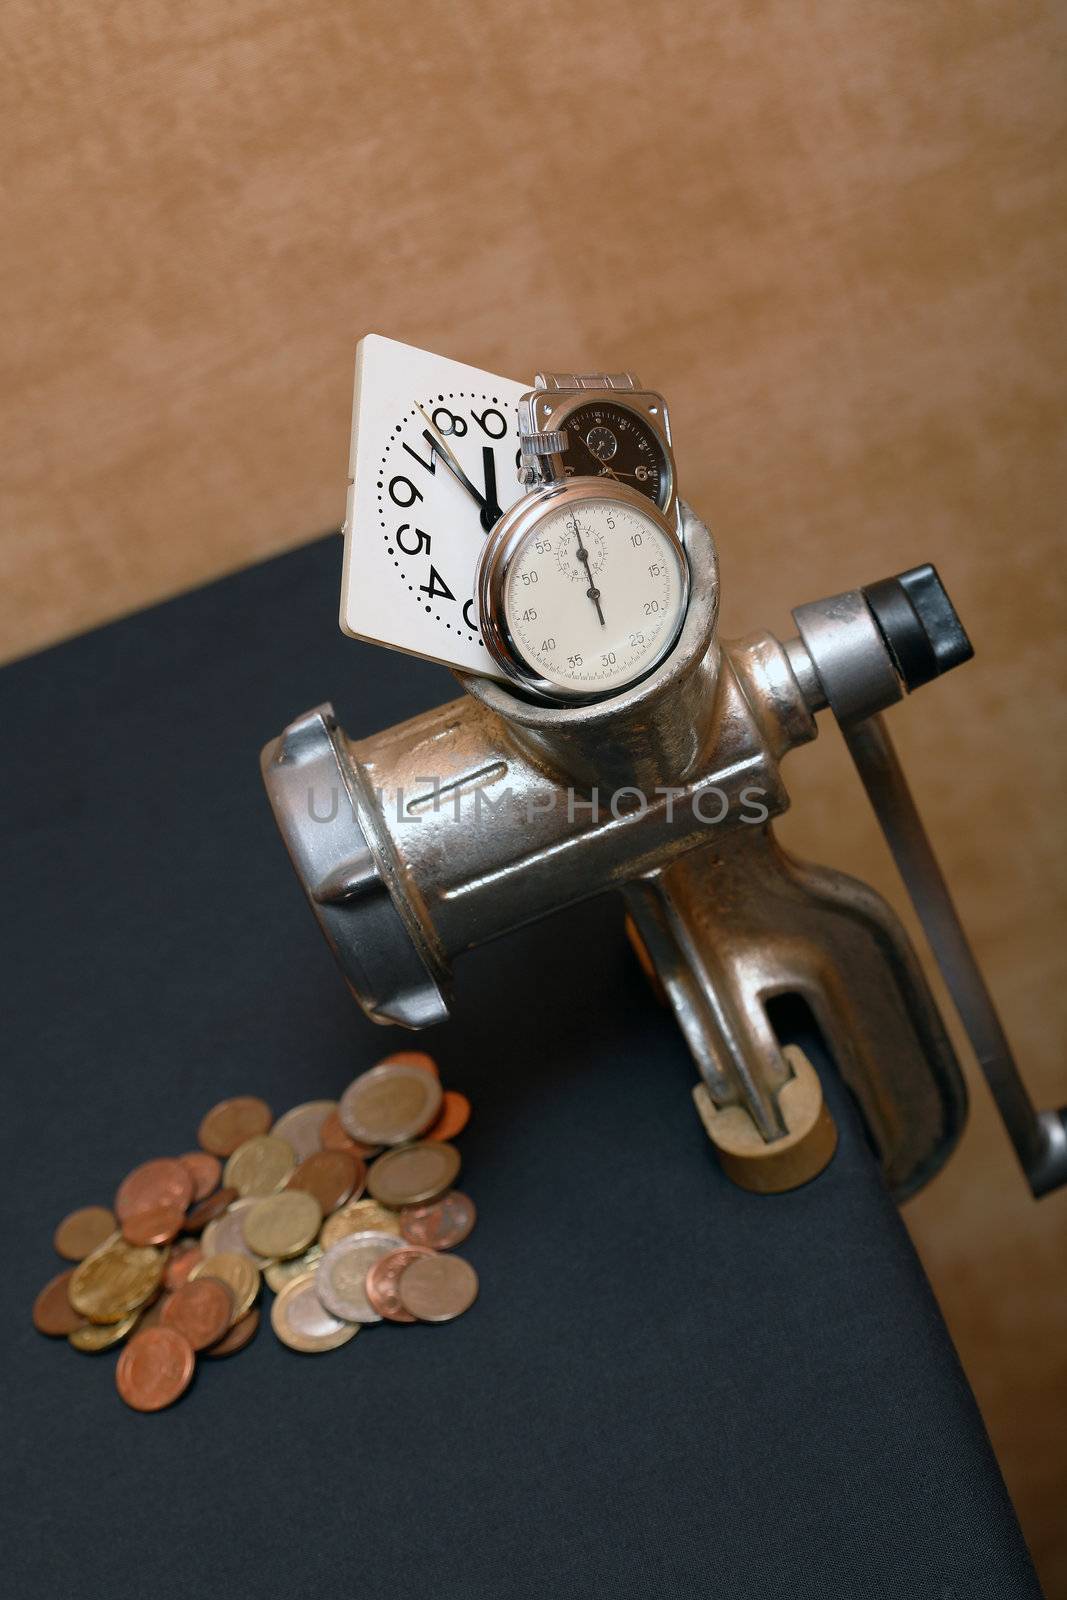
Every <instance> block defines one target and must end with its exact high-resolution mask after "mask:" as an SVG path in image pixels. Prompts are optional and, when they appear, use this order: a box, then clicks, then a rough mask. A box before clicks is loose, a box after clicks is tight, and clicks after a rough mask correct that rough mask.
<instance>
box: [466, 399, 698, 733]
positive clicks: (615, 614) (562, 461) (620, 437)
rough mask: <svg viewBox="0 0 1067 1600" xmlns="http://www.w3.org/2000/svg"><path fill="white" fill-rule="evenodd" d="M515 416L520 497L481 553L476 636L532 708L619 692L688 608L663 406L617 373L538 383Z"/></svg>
mask: <svg viewBox="0 0 1067 1600" xmlns="http://www.w3.org/2000/svg"><path fill="white" fill-rule="evenodd" d="M624 383H629V384H630V385H631V387H629V388H625V387H624ZM553 385H555V387H553ZM518 417H519V477H520V479H521V481H522V482H523V484H524V485H525V487H526V490H527V492H526V494H525V495H523V496H521V497H520V499H519V500H518V501H516V503H515V504H514V505H513V506H512V507H511V508H510V510H508V511H506V512H505V513H504V514H503V516H502V517H501V518H500V520H499V521H498V522H497V523H496V525H495V526H494V527H493V529H492V531H491V533H490V534H489V537H488V539H487V540H486V543H485V545H484V547H483V549H482V553H481V558H480V561H479V565H478V579H477V591H478V599H479V611H480V619H481V629H482V638H483V640H484V642H485V645H486V648H487V649H488V651H489V652H490V654H491V655H492V657H493V659H494V661H495V662H496V663H497V665H498V666H500V667H501V668H502V669H503V671H504V672H505V673H506V674H507V676H508V677H509V678H511V679H513V680H514V681H515V682H516V683H517V684H518V685H519V686H520V687H521V688H522V689H523V690H525V691H526V692H527V693H528V694H531V695H533V696H535V697H537V698H540V699H546V700H551V701H559V702H573V701H585V700H599V699H604V698H606V697H608V696H610V695H615V694H619V693H621V692H622V691H623V690H625V689H628V688H630V687H631V686H632V685H633V684H635V683H637V682H639V681H640V680H641V679H642V678H645V677H647V676H648V675H649V673H651V672H652V671H654V670H655V668H656V667H657V666H658V665H659V663H660V662H661V661H662V660H663V658H664V657H665V656H666V655H667V654H668V653H669V651H670V650H671V649H672V648H673V646H674V643H675V641H676V640H677V637H678V634H679V632H680V630H681V626H682V623H683V621H684V619H685V612H686V606H687V604H688V599H689V564H688V561H687V559H686V554H685V549H684V546H683V544H682V540H681V538H680V536H679V531H678V523H677V517H676V514H675V493H674V464H673V460H672V457H671V452H670V434H669V430H668V428H667V418H666V406H665V405H664V402H663V399H662V396H660V395H652V394H649V393H646V392H644V391H642V390H639V389H638V388H637V386H636V380H634V379H632V378H631V377H630V376H629V375H627V374H619V375H608V374H602V375H597V376H596V377H592V376H589V377H577V376H574V375H572V374H557V375H555V376H554V377H552V378H549V377H547V376H545V375H539V376H538V379H537V385H536V387H535V388H534V389H533V390H531V391H530V392H529V393H527V394H525V395H524V396H523V397H522V399H521V400H520V402H519V407H518ZM548 424H551V426H548ZM660 427H662V429H663V432H660ZM583 453H584V459H583ZM639 468H640V469H641V471H640V472H639V471H638V469H639ZM661 496H662V497H663V499H664V503H663V505H662V506H661V504H660V498H661Z"/></svg>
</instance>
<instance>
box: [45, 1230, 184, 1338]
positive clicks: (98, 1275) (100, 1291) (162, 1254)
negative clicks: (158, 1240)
mask: <svg viewBox="0 0 1067 1600" xmlns="http://www.w3.org/2000/svg"><path fill="white" fill-rule="evenodd" d="M168 1254H169V1252H168V1251H167V1250H157V1249H156V1248H155V1246H154V1245H150V1244H146V1245H136V1244H127V1243H126V1240H125V1239H124V1238H123V1237H122V1235H121V1233H113V1234H112V1235H111V1238H110V1239H107V1240H105V1242H104V1243H103V1244H102V1245H101V1246H100V1248H99V1249H98V1250H94V1251H93V1253H92V1255H91V1256H86V1258H85V1260H84V1261H83V1262H82V1263H81V1265H80V1266H78V1267H75V1269H74V1276H73V1277H72V1278H71V1280H70V1290H69V1294H70V1303H71V1305H72V1306H73V1307H74V1309H75V1311H80V1312H81V1314H82V1316H83V1317H88V1319H89V1321H90V1322H121V1321H122V1319H123V1318H124V1317H128V1316H129V1314H130V1312H131V1311H136V1310H137V1309H138V1307H140V1306H143V1305H144V1303H145V1301H146V1300H150V1299H151V1298H152V1296H153V1295H154V1294H155V1293H156V1291H157V1290H158V1288H159V1285H160V1283H161V1282H162V1281H163V1269H164V1268H165V1267H166V1265H167V1256H168Z"/></svg>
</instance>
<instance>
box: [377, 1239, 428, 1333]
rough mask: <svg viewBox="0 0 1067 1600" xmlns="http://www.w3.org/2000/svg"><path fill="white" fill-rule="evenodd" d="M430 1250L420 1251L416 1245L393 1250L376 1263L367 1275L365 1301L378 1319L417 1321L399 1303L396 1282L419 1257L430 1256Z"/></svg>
mask: <svg viewBox="0 0 1067 1600" xmlns="http://www.w3.org/2000/svg"><path fill="white" fill-rule="evenodd" d="M432 1255H433V1251H432V1250H423V1249H420V1247H419V1246H418V1245H408V1247H407V1248H406V1249H404V1250H394V1251H393V1252H392V1253H391V1254H390V1255H387V1256H382V1258H381V1260H380V1261H376V1262H375V1263H374V1265H373V1266H372V1267H371V1269H370V1271H369V1272H368V1273H367V1299H368V1300H369V1301H370V1303H371V1305H372V1306H373V1307H374V1309H375V1311H377V1313H378V1315H379V1316H380V1317H386V1318H388V1320H389V1321H390V1322H415V1321H416V1320H417V1319H416V1318H415V1317H414V1316H413V1315H412V1313H411V1312H410V1311H408V1310H407V1309H406V1308H405V1307H404V1306H403V1305H402V1304H401V1303H400V1292H399V1290H398V1289H397V1280H398V1279H399V1277H400V1274H401V1273H402V1272H403V1270H404V1268H405V1267H409V1266H410V1265H411V1263H412V1262H413V1261H417V1260H418V1258H419V1256H432Z"/></svg>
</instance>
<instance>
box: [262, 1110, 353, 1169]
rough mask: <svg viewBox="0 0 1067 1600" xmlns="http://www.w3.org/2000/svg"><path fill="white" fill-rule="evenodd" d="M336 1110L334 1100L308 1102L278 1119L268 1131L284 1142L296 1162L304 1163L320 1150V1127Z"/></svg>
mask: <svg viewBox="0 0 1067 1600" xmlns="http://www.w3.org/2000/svg"><path fill="white" fill-rule="evenodd" d="M336 1109H337V1101H336V1100H308V1101H306V1102H305V1104H304V1105H302V1106H294V1107H293V1109H292V1110H291V1111H287V1112H286V1113H285V1115H284V1116H283V1117H279V1118H278V1120H277V1122H276V1123H275V1124H274V1126H273V1128H272V1129H271V1130H270V1131H271V1133H272V1134H274V1135H276V1137H277V1138H279V1139H284V1140H285V1142H286V1144H287V1145H289V1146H290V1147H291V1148H292V1152H293V1154H294V1155H295V1156H296V1159H297V1161H298V1162H299V1161H306V1160H307V1158H308V1156H310V1155H314V1153H315V1151H316V1150H321V1149H322V1137H321V1136H322V1125H323V1123H324V1122H325V1121H326V1118H327V1117H328V1116H329V1115H330V1112H331V1111H335V1110H336Z"/></svg>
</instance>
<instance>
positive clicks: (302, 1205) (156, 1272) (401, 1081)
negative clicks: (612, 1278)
mask: <svg viewBox="0 0 1067 1600" xmlns="http://www.w3.org/2000/svg"><path fill="white" fill-rule="evenodd" d="M469 1117H470V1103H469V1101H468V1100H467V1099H466V1097H465V1096H464V1095H462V1094H459V1093H457V1092H456V1091H454V1090H451V1089H442V1087H441V1082H440V1076H439V1074H438V1070H437V1065H436V1063H435V1062H434V1060H433V1059H432V1057H430V1056H428V1055H425V1054H424V1053H423V1052H421V1051H402V1052H400V1053H399V1054H397V1055H392V1056H387V1057H386V1058H385V1060H384V1061H380V1062H379V1063H378V1064H377V1066H374V1067H371V1068H370V1069H369V1070H368V1071H366V1072H363V1073H361V1074H360V1076H359V1077H358V1078H356V1079H354V1081H353V1082H352V1083H350V1084H349V1086H348V1088H347V1089H346V1090H345V1092H344V1094H343V1095H342V1097H341V1099H340V1101H338V1102H336V1103H335V1102H334V1101H332V1100H313V1101H309V1102H308V1103H307V1104H306V1105H299V1106H294V1107H293V1109H292V1110H291V1111H287V1112H286V1113H285V1115H284V1116H282V1117H279V1118H278V1120H277V1121H276V1122H275V1121H274V1118H273V1115H272V1113H271V1110H270V1107H269V1106H267V1105H266V1104H265V1102H264V1101H262V1100H259V1099H257V1098H255V1097H254V1096H251V1095H245V1096H241V1097H239V1098H237V1099H232V1100H223V1101H221V1102H220V1103H219V1104H218V1105H217V1106H214V1107H213V1108H212V1109H211V1110H210V1111H209V1112H208V1113H207V1115H206V1116H205V1117H204V1119H203V1121H202V1122H201V1124H200V1128H199V1130H198V1134H197V1138H198V1142H199V1146H200V1148H199V1149H197V1150H194V1151H190V1152H189V1153H188V1154H187V1155H183V1156H176V1157H168V1156H164V1157H159V1158H156V1159H155V1160H152V1161H146V1162H144V1163H143V1164H142V1165H141V1166H139V1167H137V1168H135V1170H134V1171H133V1172H131V1173H130V1174H129V1176H128V1177H127V1178H125V1179H124V1180H123V1182H122V1183H121V1184H120V1185H119V1188H118V1192H117V1193H116V1195H115V1200H114V1207H113V1209H111V1208H109V1207H107V1206H98V1205H94V1206H85V1207H83V1208H82V1209H81V1210H79V1211H75V1212H72V1213H71V1215H70V1216H69V1217H65V1218H64V1220H63V1221H62V1222H61V1223H60V1224H59V1226H58V1228H57V1229H56V1232H55V1237H54V1244H55V1248H56V1251H57V1252H58V1254H59V1255H61V1256H62V1257H63V1258H64V1259H65V1260H68V1261H73V1262H76V1263H77V1265H76V1266H73V1267H71V1268H70V1269H69V1270H68V1271H66V1272H61V1273H60V1274H59V1276H58V1277H56V1278H53V1279H52V1280H51V1282H50V1283H48V1284H46V1285H45V1287H44V1288H43V1289H42V1290H41V1292H40V1294H39V1295H38V1296H37V1299H36V1301H35V1302H34V1307H33V1321H34V1326H35V1327H36V1328H37V1329H38V1331H39V1332H41V1333H45V1334H49V1335H51V1336H52V1337H64V1336H65V1337H66V1338H67V1340H68V1341H69V1343H70V1344H72V1345H73V1346H74V1348H75V1349H76V1350H83V1351H94V1352H96V1351H101V1350H108V1349H111V1348H112V1347H113V1346H115V1345H119V1344H122V1343H123V1341H125V1345H124V1348H123V1350H122V1352H121V1355H120V1356H119V1361H118V1366H117V1368H116V1372H115V1381H116V1384H117V1387H118V1391H119V1394H120V1395H121V1396H122V1398H123V1400H125V1402H126V1404H127V1405H129V1406H132V1407H133V1408H134V1410H136V1411H160V1410H162V1409H163V1407H164V1406H168V1405H170V1404H171V1403H172V1402H173V1401H175V1400H177V1399H178V1398H179V1397H180V1396H181V1395H182V1394H184V1392H185V1390H186V1389H187V1388H188V1387H189V1384H190V1383H191V1381H192V1378H193V1373H194V1371H195V1369H196V1359H197V1357H198V1356H227V1355H232V1354H234V1352H236V1351H238V1350H243V1349H244V1348H245V1346H246V1345H247V1344H249V1342H250V1341H251V1340H252V1339H253V1338H254V1337H255V1335H256V1332H257V1330H258V1328H259V1322H260V1313H259V1309H258V1306H257V1304H256V1302H257V1300H258V1298H259V1292H260V1287H261V1282H262V1280H264V1279H265V1280H266V1283H267V1285H268V1287H269V1288H270V1289H271V1290H273V1291H274V1295H275V1299H274V1303H273V1305H272V1307H271V1313H270V1321H271V1326H272V1328H273V1329H274V1332H275V1333H276V1334H277V1336H278V1338H279V1339H280V1340H281V1341H282V1343H283V1344H286V1345H288V1347H289V1348H290V1349H291V1350H299V1351H301V1352H303V1353H304V1354H315V1353H318V1352H321V1351H325V1350H336V1349H337V1348H338V1347H339V1346H340V1345H343V1344H348V1343H349V1341H350V1340H351V1339H354V1338H355V1336H356V1334H357V1333H358V1332H359V1331H360V1329H361V1328H362V1327H364V1326H366V1325H367V1324H368V1323H375V1322H378V1323H381V1322H386V1323H413V1322H448V1321H451V1319H452V1318H453V1317H457V1316H459V1315H461V1313H462V1312H464V1311H466V1310H467V1309H468V1308H469V1307H470V1306H471V1305H472V1304H473V1302H474V1299H475V1297H476V1295H477V1293H478V1279H477V1276H476V1274H475V1272H474V1269H473V1267H471V1266H470V1265H469V1263H468V1262H466V1261H464V1260H462V1259H461V1258H460V1257H458V1256H454V1255H443V1254H442V1253H441V1252H442V1251H445V1250H450V1249H451V1248H452V1247H453V1246H454V1245H457V1244H460V1243H461V1242H462V1241H463V1240H464V1239H465V1238H466V1237H467V1235H468V1234H469V1233H470V1231H471V1229H472V1228H473V1226H474V1220H475V1211H474V1205H473V1203H472V1202H471V1201H470V1200H469V1199H468V1198H467V1196H466V1195H464V1194H461V1193H460V1192H459V1191H458V1190H457V1189H455V1188H454V1187H453V1185H454V1183H455V1180H456V1179H457V1178H458V1176H459V1170H460V1157H459V1152H458V1150H457V1149H456V1147H455V1145H454V1144H452V1143H451V1140H452V1139H453V1138H455V1136H456V1135H457V1134H459V1133H461V1132H462V1131H463V1129H464V1128H465V1127H466V1125H467V1121H468V1118H469ZM223 1163H225V1165H223Z"/></svg>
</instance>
